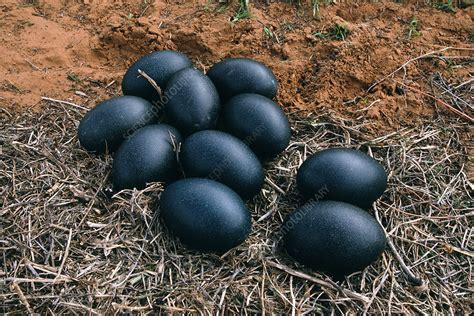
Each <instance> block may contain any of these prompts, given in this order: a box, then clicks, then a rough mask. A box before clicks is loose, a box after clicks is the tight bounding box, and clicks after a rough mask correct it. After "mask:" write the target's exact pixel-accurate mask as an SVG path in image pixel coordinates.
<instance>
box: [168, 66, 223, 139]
mask: <svg viewBox="0 0 474 316" xmlns="http://www.w3.org/2000/svg"><path fill="white" fill-rule="evenodd" d="M163 103H164V104H165V113H166V117H167V119H168V121H169V122H170V124H171V125H173V126H175V127H176V128H177V129H178V130H179V131H180V132H181V133H182V134H183V135H189V134H192V133H194V132H197V131H201V130H205V129H215V128H216V123H217V117H218V115H219V107H220V101H219V94H218V93H217V90H216V87H214V84H213V83H212V81H211V80H210V79H209V77H207V76H206V75H204V74H203V73H202V72H200V71H199V70H196V69H194V68H186V69H183V70H180V71H179V72H177V73H176V74H175V75H174V76H173V77H171V79H170V81H169V82H168V84H167V86H166V89H165V91H164V96H163Z"/></svg>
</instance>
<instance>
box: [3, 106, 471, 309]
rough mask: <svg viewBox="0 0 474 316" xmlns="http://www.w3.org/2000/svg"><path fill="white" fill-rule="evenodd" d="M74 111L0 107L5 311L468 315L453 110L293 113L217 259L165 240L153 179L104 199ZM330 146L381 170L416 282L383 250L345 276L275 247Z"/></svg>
mask: <svg viewBox="0 0 474 316" xmlns="http://www.w3.org/2000/svg"><path fill="white" fill-rule="evenodd" d="M464 100H465V99H464ZM447 102H454V101H452V99H451V101H450V100H447ZM458 102H459V100H458ZM84 113H85V109H83V108H81V107H78V106H75V105H72V104H67V103H59V102H52V101H45V110H44V111H43V112H42V113H32V112H25V113H23V114H21V115H14V114H12V113H9V112H7V111H5V110H3V111H2V113H1V121H0V129H1V130H2V131H3V134H2V142H3V146H2V151H3V152H2V155H1V162H0V163H1V168H0V172H1V177H0V179H1V188H2V202H1V203H2V211H1V221H2V223H1V224H2V237H1V240H0V241H1V243H2V244H1V247H2V250H3V258H2V260H3V266H2V270H1V271H0V273H1V278H2V287H3V289H4V290H3V293H2V294H1V296H2V297H1V298H2V303H1V304H2V308H3V310H4V311H5V312H19V313H23V312H25V311H29V312H35V313H41V314H58V313H71V312H74V313H79V314H101V313H105V312H107V313H118V312H123V311H129V312H150V311H167V312H180V311H187V312H193V311H194V312H199V313H205V314H208V313H211V312H217V311H219V312H224V311H228V312H233V313H244V314H250V313H253V312H261V311H262V310H266V311H267V312H269V313H277V314H280V313H283V314H288V313H290V312H292V313H295V314H299V313H306V312H314V311H317V312H328V311H330V310H331V311H336V312H341V313H344V312H349V311H353V312H363V311H368V312H371V313H380V312H382V311H385V312H394V313H395V312H396V313H421V312H424V313H430V314H431V313H434V312H438V313H447V312H449V313H459V314H469V313H470V312H471V310H470V305H469V304H470V298H471V295H472V289H471V288H470V287H471V286H472V284H470V282H471V277H472V256H473V252H472V250H471V249H472V246H473V245H472V220H471V219H472V216H473V208H472V206H473V205H472V196H470V194H471V193H472V183H470V182H469V181H468V179H467V176H466V162H467V153H466V149H465V147H463V146H462V144H461V142H462V140H461V139H460V134H462V133H463V132H464V131H465V130H466V129H467V128H468V124H466V123H465V122H463V121H462V118H457V117H456V116H450V115H439V116H438V118H437V119H436V120H434V121H430V122H423V124H420V126H418V127H412V128H404V129H402V130H400V131H399V132H396V133H390V134H387V135H385V136H382V137H378V138H375V139H373V138H371V137H370V136H368V135H365V134H364V132H363V131H364V126H363V125H356V124H355V123H352V122H349V121H343V120H342V119H340V118H337V117H336V116H334V115H326V116H319V117H315V116H311V117H297V116H295V115H291V121H292V128H293V133H294V137H293V140H292V143H291V145H290V150H287V151H286V154H284V155H283V156H282V157H280V158H279V159H278V160H277V161H275V162H273V163H271V164H268V165H267V166H266V168H267V170H268V180H267V184H266V185H265V187H264V190H263V191H262V193H261V194H260V195H259V196H258V197H257V198H256V199H255V201H254V202H253V203H251V204H250V209H251V211H252V215H253V219H254V228H253V232H252V234H251V237H250V238H249V239H248V240H247V241H246V242H245V243H244V244H243V245H241V246H239V247H238V248H236V249H234V250H232V251H231V252H229V253H227V254H225V255H223V256H221V257H219V256H217V255H213V254H200V253H196V252H191V251H188V250H186V249H185V248H184V247H183V246H182V245H180V244H179V242H178V241H177V240H176V239H175V238H173V237H172V236H170V234H169V233H168V232H167V231H166V229H165V227H163V225H162V224H161V223H160V221H159V219H158V214H159V212H158V211H157V201H158V197H159V194H160V192H161V191H162V186H161V185H160V184H155V185H152V186H150V187H149V188H148V189H146V190H144V191H124V192H122V193H120V194H117V195H115V196H111V194H110V193H109V192H110V191H109V188H108V185H109V182H108V180H107V175H108V173H109V171H110V161H109V159H108V158H97V157H94V156H91V155H89V154H88V153H86V152H85V151H84V150H82V149H81V148H80V147H79V144H78V142H77V140H76V136H75V132H76V127H77V125H78V121H79V120H80V118H81V117H82V116H83V114H84ZM334 146H346V147H354V148H358V149H361V150H363V151H364V152H368V153H369V154H371V155H373V156H374V157H375V158H376V159H378V160H379V161H381V162H382V163H383V164H384V165H385V167H386V169H387V170H388V172H389V179H390V180H389V188H388V190H387V192H386V193H385V194H384V196H383V198H382V199H381V200H380V201H378V202H377V204H376V207H375V208H374V210H375V211H374V213H375V215H376V216H377V218H378V219H379V220H380V221H381V223H382V225H383V227H384V228H385V230H386V231H387V234H388V236H389V238H390V240H391V241H392V242H393V246H394V249H395V250H396V251H397V252H398V253H399V255H400V257H401V258H402V259H403V261H405V263H406V265H407V266H408V267H409V269H410V271H411V273H412V274H413V275H415V276H418V277H420V278H421V279H422V281H423V285H421V286H415V285H414V284H412V283H410V282H409V281H407V277H406V274H405V273H404V272H403V271H402V267H401V265H400V263H399V262H398V261H397V259H396V257H395V255H394V253H393V252H392V251H390V250H389V249H387V251H386V252H385V253H384V254H383V257H382V258H381V259H380V260H379V261H378V262H376V263H375V264H373V265H372V266H370V267H369V268H367V269H366V270H365V271H363V272H361V273H355V274H353V275H351V276H349V277H348V278H346V279H345V280H331V279H330V278H328V277H326V276H324V275H321V274H318V273H315V272H312V271H309V270H307V269H305V268H304V267H301V266H298V265H297V264H295V263H294V262H293V261H292V260H291V259H290V258H288V257H287V256H286V255H285V254H284V252H283V251H282V250H281V248H280V246H279V240H278V237H279V233H278V231H279V226H280V224H281V222H282V221H283V218H284V217H285V216H286V214H288V213H289V212H290V211H292V210H293V209H294V208H295V207H296V206H297V205H298V203H299V202H298V195H297V192H296V191H295V188H294V178H295V173H296V171H297V168H298V166H299V165H300V164H301V163H302V161H303V160H304V159H305V157H306V156H308V155H309V154H311V153H312V152H315V151H317V150H320V149H322V148H326V147H334Z"/></svg>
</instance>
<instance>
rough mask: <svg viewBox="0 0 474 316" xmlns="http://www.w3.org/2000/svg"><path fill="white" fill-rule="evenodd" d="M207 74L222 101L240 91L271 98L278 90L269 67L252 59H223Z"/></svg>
mask: <svg viewBox="0 0 474 316" xmlns="http://www.w3.org/2000/svg"><path fill="white" fill-rule="evenodd" d="M207 75H208V76H209V78H211V80H212V82H214V85H215V86H216V88H217V91H219V95H220V96H221V99H222V100H223V101H226V100H228V99H230V98H231V97H233V96H235V95H237V94H241V93H256V94H260V95H263V96H266V97H267V98H270V99H272V98H274V97H275V95H276V94H277V90H278V83H277V79H276V78H275V75H274V74H273V72H272V71H271V70H270V68H268V67H267V66H265V65H264V64H262V63H261V62H258V61H256V60H253V59H248V58H229V59H225V60H223V61H221V62H219V63H217V64H215V65H214V66H212V67H211V68H210V69H209V71H208V72H207Z"/></svg>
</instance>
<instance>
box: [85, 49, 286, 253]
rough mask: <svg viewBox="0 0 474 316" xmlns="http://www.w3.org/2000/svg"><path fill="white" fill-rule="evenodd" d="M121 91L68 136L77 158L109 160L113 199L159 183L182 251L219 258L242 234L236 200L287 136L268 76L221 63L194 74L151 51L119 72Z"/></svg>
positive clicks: (175, 56)
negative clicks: (77, 148)
mask: <svg viewBox="0 0 474 316" xmlns="http://www.w3.org/2000/svg"><path fill="white" fill-rule="evenodd" d="M122 91H123V93H124V96H120V97H116V98H113V99H110V100H107V101H105V102H102V103H100V104H98V105H97V106H96V107H95V108H94V109H92V110H91V111H90V112H88V113H87V114H86V116H85V117H84V118H83V120H82V121H81V123H80V125H79V130H78V137H79V141H80V143H81V144H82V145H83V146H84V147H85V148H86V149H87V150H89V151H92V152H96V153H105V152H110V153H114V156H113V165H112V182H113V186H114V190H116V191H119V190H122V189H132V188H137V189H142V188H144V187H145V186H146V185H147V183H150V182H155V181H160V182H164V183H166V184H167V185H166V187H165V190H164V192H163V193H162V194H161V198H160V212H161V216H162V218H163V219H164V222H165V223H166V225H167V226H168V227H169V228H170V230H171V231H173V232H174V233H175V234H176V235H177V236H178V237H179V238H180V240H181V241H182V242H183V243H185V244H187V245H188V246H189V247H191V248H194V249H200V250H207V251H217V252H223V251H227V250H229V249H230V248H232V247H234V246H236V245H238V244H240V243H241V242H242V241H244V240H245V239H246V238H247V236H248V234H249V233H250V230H251V216H250V212H249V210H248V209H247V207H246V205H245V202H244V201H245V200H248V199H250V198H252V197H253V196H255V195H256V194H257V193H258V192H259V191H260V189H261V187H262V185H263V182H264V170H263V167H262V162H263V161H265V160H270V159H272V158H274V157H275V156H277V155H278V154H279V153H281V152H282V151H283V150H284V149H285V148H286V147H287V146H288V143H289V141H290V136H291V130H290V125H289V122H288V118H287V117H286V115H285V113H284V112H283V110H282V109H281V108H280V107H279V106H278V105H277V104H276V103H275V102H273V101H272V98H274V97H275V95H276V93H277V80H276V78H275V76H274V74H273V72H272V71H271V70H270V69H269V68H267V67H266V66H265V65H264V64H262V63H260V62H257V61H255V60H251V59H246V58H230V59H226V60H223V61H221V62H219V63H217V64H215V65H214V66H213V67H211V68H210V69H209V71H208V72H207V74H204V73H203V72H201V71H199V70H197V69H195V68H193V66H192V63H191V61H190V60H189V58H188V57H186V56H185V55H184V54H181V53H179V52H175V51H159V52H155V53H152V54H150V55H147V56H144V57H142V58H141V59H139V60H138V61H137V62H135V63H134V64H133V65H132V66H131V67H130V68H129V69H128V71H127V72H126V73H125V76H124V78H123V81H122ZM160 118H162V119H163V120H162V123H159V121H160ZM163 122H164V123H163ZM183 178H184V179H183Z"/></svg>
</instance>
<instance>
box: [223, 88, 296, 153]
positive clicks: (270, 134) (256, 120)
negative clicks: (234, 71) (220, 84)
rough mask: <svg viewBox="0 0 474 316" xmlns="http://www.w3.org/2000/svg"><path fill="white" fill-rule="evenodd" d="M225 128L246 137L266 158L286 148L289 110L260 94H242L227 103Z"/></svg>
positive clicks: (256, 151) (224, 114)
mask: <svg viewBox="0 0 474 316" xmlns="http://www.w3.org/2000/svg"><path fill="white" fill-rule="evenodd" d="M221 124H222V128H223V129H224V130H225V131H226V132H228V133H229V134H232V135H234V136H236V137H237V138H239V139H240V140H242V141H243V142H244V143H245V144H247V145H248V146H249V147H250V148H251V149H252V150H253V151H254V153H255V154H256V155H257V156H258V157H259V158H260V159H262V160H265V159H272V158H274V157H276V156H277V155H278V154H279V153H281V152H282V151H284V150H285V148H286V147H287V146H288V144H289V142H290V137H291V129H290V123H289V121H288V118H287V117H286V115H285V112H283V110H282V109H281V108H280V107H279V106H278V105H277V104H276V103H275V102H273V101H272V100H270V99H269V98H267V97H264V96H261V95H259V94H239V95H237V96H235V97H233V98H231V99H230V100H229V101H228V102H227V103H226V104H225V106H224V108H223V110H222V117H221Z"/></svg>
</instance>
